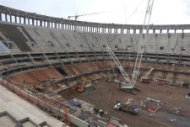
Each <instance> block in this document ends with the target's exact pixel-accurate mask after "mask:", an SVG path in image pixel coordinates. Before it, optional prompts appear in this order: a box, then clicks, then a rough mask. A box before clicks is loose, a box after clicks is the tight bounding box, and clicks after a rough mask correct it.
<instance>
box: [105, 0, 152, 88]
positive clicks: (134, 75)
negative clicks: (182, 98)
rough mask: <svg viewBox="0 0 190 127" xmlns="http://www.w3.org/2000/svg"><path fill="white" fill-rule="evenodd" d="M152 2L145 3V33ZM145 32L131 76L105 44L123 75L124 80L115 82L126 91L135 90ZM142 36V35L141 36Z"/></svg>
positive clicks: (149, 0) (150, 0)
mask: <svg viewBox="0 0 190 127" xmlns="http://www.w3.org/2000/svg"><path fill="white" fill-rule="evenodd" d="M153 4H154V0H148V4H147V9H146V13H145V18H144V23H143V30H144V29H146V31H147V32H146V34H148V30H149V24H150V19H151V14H152V8H153ZM146 34H145V36H144V35H143V32H142V35H141V39H140V40H141V41H140V42H139V45H138V50H137V57H136V60H135V65H134V69H133V73H132V77H131V78H130V77H129V76H128V74H127V72H126V71H125V69H124V68H123V66H122V65H121V63H120V62H119V60H118V58H117V56H116V55H115V54H114V52H113V51H112V49H111V48H110V47H109V46H107V49H108V52H109V55H110V56H111V57H112V59H113V61H114V62H115V64H116V66H117V68H118V69H119V71H120V72H121V74H122V76H123V77H124V79H125V81H124V82H121V81H118V80H116V82H118V83H119V85H118V86H119V89H122V90H127V91H134V90H137V91H138V89H137V88H135V87H134V86H135V84H136V82H137V78H138V75H139V70H140V66H141V60H142V56H143V53H144V44H145V40H146V38H147V35H146ZM143 36H144V37H143Z"/></svg>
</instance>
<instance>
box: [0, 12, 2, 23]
mask: <svg viewBox="0 0 190 127" xmlns="http://www.w3.org/2000/svg"><path fill="white" fill-rule="evenodd" d="M0 21H2V13H1V12H0Z"/></svg>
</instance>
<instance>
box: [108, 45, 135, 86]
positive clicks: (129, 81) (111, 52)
mask: <svg viewBox="0 0 190 127" xmlns="http://www.w3.org/2000/svg"><path fill="white" fill-rule="evenodd" d="M107 49H108V52H109V55H110V56H111V57H112V59H113V61H114V62H115V64H116V66H117V68H118V69H119V71H120V72H121V74H122V76H123V77H124V79H125V83H124V82H122V85H125V87H126V88H131V86H130V84H131V79H130V78H129V75H128V74H127V72H126V71H125V69H124V68H123V66H122V65H121V63H120V62H119V60H118V58H117V56H116V55H115V53H114V52H113V51H112V49H111V48H110V47H107ZM116 82H119V81H116Z"/></svg>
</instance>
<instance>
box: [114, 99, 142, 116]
mask: <svg viewBox="0 0 190 127" xmlns="http://www.w3.org/2000/svg"><path fill="white" fill-rule="evenodd" d="M114 109H115V110H119V111H123V112H128V113H130V114H132V115H137V114H138V113H139V111H140V108H139V107H138V105H137V103H136V102H135V101H134V99H128V101H127V102H126V103H121V102H120V101H116V102H115V103H114Z"/></svg>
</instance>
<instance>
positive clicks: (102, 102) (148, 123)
mask: <svg viewBox="0 0 190 127" xmlns="http://www.w3.org/2000/svg"><path fill="white" fill-rule="evenodd" d="M110 65H111V63H110ZM123 65H125V66H127V67H129V63H128V62H125V63H124V62H123ZM107 66H108V63H107V62H93V63H92V62H90V63H78V64H72V65H66V66H65V67H66V68H67V70H68V71H70V73H71V74H72V75H76V74H80V73H85V72H91V71H95V70H99V69H103V68H105V67H107ZM142 67H145V68H151V67H154V68H160V69H165V70H173V71H182V72H187V71H189V67H185V66H175V65H174V66H173V65H163V64H148V63H143V64H142ZM128 72H129V70H128ZM145 73H146V72H142V73H141V75H144V74H145ZM150 76H151V77H153V78H160V79H169V80H180V81H187V82H190V80H189V79H190V75H183V74H177V75H176V74H174V73H163V72H153V73H152V74H151V75H150ZM52 77H53V78H55V79H57V80H59V79H61V78H62V77H63V76H62V75H61V74H60V73H59V72H58V71H57V70H55V69H54V68H46V69H36V70H32V71H27V72H22V73H17V74H15V75H13V76H10V78H11V79H12V80H15V81H17V82H20V83H23V82H26V81H27V83H29V84H32V85H38V84H39V82H40V81H43V80H47V79H49V78H52ZM101 77H102V75H100V74H99V75H98V74H94V75H90V76H86V78H87V79H89V80H93V79H94V78H95V79H101ZM118 78H119V77H118ZM92 86H93V89H92V88H89V89H87V90H86V91H85V92H83V93H77V92H76V91H74V90H72V89H71V90H68V91H65V92H63V93H61V95H62V97H63V98H65V99H67V100H69V99H73V98H79V99H81V100H84V101H86V102H89V103H91V104H93V105H95V106H96V107H97V108H99V109H103V110H104V111H106V112H107V113H108V114H107V115H106V116H108V117H112V116H113V117H117V118H119V119H121V120H122V121H123V122H125V123H126V124H127V125H129V127H189V125H190V121H189V119H190V107H189V105H190V99H187V98H185V95H186V94H187V93H188V92H190V89H185V88H182V87H174V86H170V85H168V84H167V85H164V83H162V85H161V84H159V83H158V82H151V84H142V83H139V82H138V83H137V85H136V86H137V87H138V88H140V89H141V90H142V92H140V93H137V94H135V95H134V94H130V93H126V92H124V91H120V90H118V88H117V85H116V83H115V82H107V81H105V79H101V80H98V81H96V82H93V83H92ZM147 97H150V98H153V99H157V100H160V101H161V102H162V103H163V104H164V108H162V109H161V111H159V112H158V113H151V112H147V111H143V110H142V111H141V112H140V113H139V115H137V116H133V115H130V114H128V113H124V112H120V111H115V110H114V109H113V103H114V102H115V101H116V100H119V101H122V102H126V101H127V100H128V99H129V98H133V99H135V100H137V101H138V103H140V102H141V101H142V100H145V99H146V98H147ZM176 107H177V108H179V107H180V108H181V109H183V110H184V112H185V113H186V114H189V116H182V117H181V116H179V117H178V116H177V115H176V114H175V108H176ZM175 119H177V120H175ZM172 121H174V122H172Z"/></svg>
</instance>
